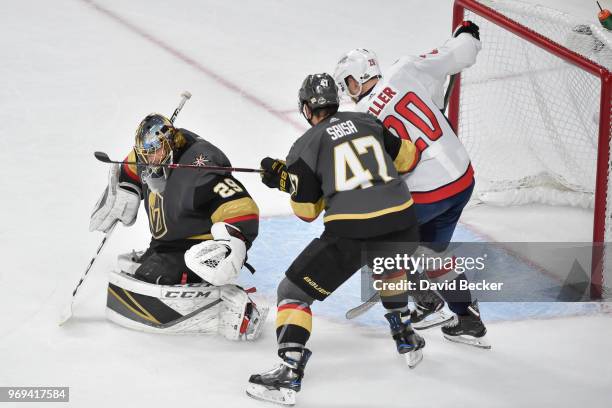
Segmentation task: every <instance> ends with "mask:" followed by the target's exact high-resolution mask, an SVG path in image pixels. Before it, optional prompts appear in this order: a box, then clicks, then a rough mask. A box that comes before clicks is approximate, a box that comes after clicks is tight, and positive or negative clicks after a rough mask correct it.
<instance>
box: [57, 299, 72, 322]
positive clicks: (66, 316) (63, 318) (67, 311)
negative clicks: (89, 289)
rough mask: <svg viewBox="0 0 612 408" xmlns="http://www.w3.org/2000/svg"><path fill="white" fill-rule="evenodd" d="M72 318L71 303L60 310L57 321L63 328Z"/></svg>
mask: <svg viewBox="0 0 612 408" xmlns="http://www.w3.org/2000/svg"><path fill="white" fill-rule="evenodd" d="M71 317H72V302H70V304H69V305H66V307H65V308H64V309H63V310H62V313H61V314H60V318H59V321H58V325H59V326H63V325H64V324H65V323H66V322H67V321H68V320H70V318H71Z"/></svg>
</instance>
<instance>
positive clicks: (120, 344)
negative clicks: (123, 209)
mask: <svg viewBox="0 0 612 408" xmlns="http://www.w3.org/2000/svg"><path fill="white" fill-rule="evenodd" d="M541 2H544V1H541ZM545 3H547V4H549V5H554V6H555V7H561V8H564V9H566V10H568V11H574V12H578V13H581V14H582V15H584V16H586V17H589V18H590V17H591V16H592V17H593V18H594V16H595V12H596V10H595V8H594V6H592V5H591V4H590V2H587V3H588V6H587V5H585V2H584V1H581V0H564V1H563V2H561V1H554V0H547V1H546V2H545ZM604 3H605V2H604ZM610 6H612V5H611V4H608V7H610ZM3 16H4V19H3V24H2V25H1V26H0V34H1V35H0V49H2V50H3V58H2V64H0V76H1V77H2V78H3V79H4V81H3V86H2V87H0V104H1V109H0V143H1V144H0V160H1V162H2V163H3V165H2V170H3V174H2V177H0V189H1V190H2V191H3V196H2V197H3V198H4V199H3V200H2V201H1V202H0V210H1V211H0V213H1V214H2V218H1V220H2V228H1V229H0V238H1V242H2V254H3V255H4V256H3V258H4V259H3V268H2V269H0V306H2V311H3V312H2V313H0V367H1V368H0V386H9V385H13V386H15V385H19V386H23V385H41V386H44V385H67V386H70V387H72V388H71V401H72V402H73V405H74V406H79V407H80V406H87V407H96V406H108V405H109V404H113V405H115V404H119V405H126V406H127V405H135V406H161V405H162V404H163V405H167V404H172V405H175V406H180V407H192V406H193V407H205V406H206V407H208V406H212V407H215V406H227V407H238V406H241V407H242V406H263V405H261V404H259V403H257V402H254V401H251V400H249V399H247V397H246V396H244V385H245V382H246V380H247V378H248V375H249V374H251V373H253V372H257V371H261V370H264V369H267V368H269V367H270V366H271V364H272V363H273V362H274V361H275V357H274V356H275V345H274V336H273V324H272V321H269V322H268V326H269V327H268V328H267V330H266V333H265V334H264V337H263V338H262V339H261V341H259V342H257V343H255V344H232V343H228V342H226V341H224V340H222V339H216V338H210V337H196V336H186V337H176V336H174V337H170V336H156V335H150V334H142V333H136V332H132V331H129V330H126V329H122V328H119V327H116V326H113V325H112V324H110V323H107V322H106V321H105V320H104V317H103V316H104V315H103V310H104V302H105V290H104V288H105V285H106V275H105V273H104V271H105V270H109V269H110V268H112V267H113V265H114V259H115V257H116V255H117V254H119V253H121V252H124V251H125V250H126V249H131V248H142V247H143V246H145V245H146V243H147V241H148V231H147V223H146V217H145V216H144V214H141V217H140V219H139V220H138V222H137V223H136V225H135V226H134V227H132V228H130V229H126V228H123V227H121V228H119V229H118V230H117V232H116V234H115V235H114V236H113V237H112V240H111V242H110V243H109V246H108V248H107V250H106V252H105V254H103V255H102V256H101V258H100V260H99V264H98V265H97V266H96V268H95V270H93V271H92V274H91V278H90V279H89V280H88V281H87V282H86V284H85V285H84V287H83V288H82V291H81V294H80V297H79V298H78V299H77V303H76V306H75V318H74V320H73V321H72V322H70V323H69V324H68V325H67V326H66V327H64V328H58V327H57V326H56V319H57V317H58V313H59V310H60V309H61V307H62V306H63V305H64V303H65V302H66V301H67V300H68V299H69V296H70V295H69V293H70V291H71V290H72V288H73V286H74V284H76V281H77V280H78V278H79V276H80V274H81V273H82V271H83V269H84V268H85V266H86V263H87V262H88V260H89V258H90V257H91V255H92V254H93V253H94V251H95V248H96V246H97V244H98V242H99V240H100V239H101V236H100V235H99V234H96V233H89V232H87V224H88V217H89V212H90V210H91V207H92V206H93V204H94V203H95V201H96V199H97V198H98V195H99V194H100V192H101V190H102V188H103V187H104V185H105V182H106V172H107V167H106V166H105V165H103V164H101V163H99V162H96V161H95V160H94V159H93V157H92V156H93V155H92V152H93V151H95V150H103V151H106V152H108V153H109V155H110V156H111V158H119V157H122V156H123V155H125V154H126V153H127V151H128V150H129V149H130V146H131V144H132V137H133V132H134V130H135V128H136V125H137V124H138V122H139V121H140V119H141V118H142V117H143V116H144V115H146V114H148V113H150V112H152V111H159V112H162V113H166V114H170V113H171V112H172V110H173V109H174V107H175V105H176V103H177V102H178V100H179V95H180V93H181V92H182V91H183V90H189V91H191V92H192V94H193V97H192V99H191V100H190V101H189V102H188V103H187V105H186V106H185V108H184V110H183V112H182V113H181V115H180V117H179V119H178V121H177V124H178V125H179V126H184V127H186V128H188V129H190V130H193V131H195V132H197V133H199V134H200V135H202V136H203V137H205V138H207V139H208V140H210V141H211V142H213V143H215V144H217V145H218V146H219V147H221V148H222V149H223V150H224V151H226V152H227V154H228V155H229V156H230V158H231V160H232V163H233V164H234V165H236V166H244V167H256V166H258V164H259V160H260V159H261V158H262V157H264V156H266V155H270V156H273V157H281V156H283V155H284V154H286V152H287V151H288V149H289V147H290V146H291V144H292V142H293V140H295V138H296V137H297V136H299V134H300V132H301V131H302V130H304V129H305V128H306V127H305V125H304V122H303V121H302V119H301V118H300V117H299V115H298V114H297V113H296V108H295V107H296V93H297V88H298V86H299V84H300V82H301V80H302V79H303V77H304V76H305V75H306V74H308V73H312V72H319V71H325V70H328V71H329V70H332V69H333V67H334V64H335V62H336V60H337V58H338V57H339V56H340V55H341V54H342V53H343V52H344V51H346V50H348V49H351V48H354V47H358V46H359V47H366V48H368V47H369V48H372V49H374V50H376V51H377V53H378V55H379V57H380V59H381V63H382V65H383V68H384V67H385V66H388V65H389V64H390V63H392V62H393V61H394V60H395V59H396V58H397V57H398V56H400V55H403V54H412V53H415V54H418V53H422V52H423V51H427V50H430V49H432V48H434V47H436V46H437V45H439V44H440V43H442V42H443V41H444V40H445V39H446V37H447V36H448V35H449V33H450V21H451V2H450V1H449V0H437V1H435V2H432V1H428V0H412V1H403V2H399V1H397V2H387V3H373V2H367V1H364V0H353V1H348V0H338V1H334V2H328V1H327V2H326V1H322V0H313V1H310V2H308V3H296V2H288V1H280V0H261V1H258V2H228V1H221V0H217V1H196V0H176V1H173V2H164V1H145V0H133V1H130V2H125V1H120V0H96V1H89V0H54V1H40V0H38V1H36V0H22V1H19V2H17V1H13V2H5V4H3ZM240 179H241V180H242V181H243V182H244V183H245V185H246V186H247V188H248V189H249V191H250V192H251V193H252V194H253V196H254V197H255V199H256V201H257V202H258V203H259V205H260V207H261V211H262V214H263V215H265V216H266V217H270V216H273V215H279V214H289V212H290V209H289V206H288V204H287V197H286V196H283V195H282V194H280V193H278V192H275V191H271V190H268V189H267V188H265V187H264V186H263V185H262V184H261V183H260V182H259V180H258V177H257V176H255V175H242V176H240ZM528 211H529V210H528ZM467 214H469V212H468V213H467ZM529 214H531V216H530V218H529V219H530V221H529V223H528V226H531V227H534V226H537V225H541V226H542V227H541V229H542V230H544V229H545V228H546V227H547V222H548V221H538V219H539V217H538V213H537V212H534V211H532V212H530V213H529ZM502 218H503V217H502ZM515 218H516V219H524V218H522V217H521V216H520V215H516V216H515ZM466 220H467V218H466ZM508 220H510V218H508ZM469 223H470V225H471V226H474V225H476V226H477V227H478V226H480V227H482V228H480V229H479V228H476V229H467V228H461V229H460V230H458V235H457V237H456V239H459V240H471V239H482V237H483V236H485V235H490V236H491V237H492V238H496V239H504V238H505V236H504V233H507V232H508V231H513V230H514V231H516V230H517V228H514V229H512V228H503V227H501V226H500V227H496V226H493V225H492V224H494V223H492V222H489V221H488V218H487V216H486V214H485V216H482V217H479V216H474V217H472V216H469ZM508 223H509V226H510V227H512V226H513V224H512V222H511V221H508ZM495 225H498V224H496V223H495ZM514 225H515V226H516V224H514ZM581 225H583V224H580V223H578V224H575V225H574V226H573V227H572V226H570V228H575V229H579V231H570V232H572V233H577V234H582V235H586V236H588V235H589V234H588V233H584V232H583V231H582V230H581ZM535 229H537V228H535ZM320 230H321V224H320V223H314V224H312V225H307V224H304V223H302V222H301V221H299V220H297V219H294V218H291V217H276V218H264V219H263V220H262V224H261V238H260V239H259V240H258V241H257V242H256V244H255V246H254V247H253V250H252V252H251V254H250V257H251V261H252V262H253V264H254V265H255V267H256V268H257V269H258V272H257V274H256V275H255V276H253V277H246V278H245V280H246V282H247V283H254V284H255V285H256V286H257V287H258V289H259V291H260V292H262V293H263V294H265V295H267V296H268V297H270V298H271V297H273V294H274V290H275V286H276V283H277V282H278V280H279V279H280V278H281V277H282V274H283V272H284V269H285V268H286V267H287V265H288V264H289V263H290V262H291V260H292V257H293V255H294V254H297V253H298V252H299V250H300V249H301V248H302V247H303V246H304V245H305V244H306V243H307V242H308V241H309V240H310V239H311V238H312V237H314V236H315V235H316V234H317V233H319V232H320ZM476 230H478V232H474V231H476ZM582 235H581V236H582ZM358 287H359V282H358V280H353V281H351V282H349V283H348V284H347V286H346V287H345V288H342V289H341V290H340V291H339V292H338V293H336V294H334V295H333V296H332V297H331V298H330V299H329V301H328V302H325V303H324V304H318V305H315V306H314V308H313V309H314V313H315V316H316V317H315V322H314V333H313V336H312V341H311V343H310V346H311V347H312V348H313V350H314V357H313V359H312V360H311V363H310V365H309V368H308V374H307V378H306V380H305V385H304V391H303V392H302V393H301V394H300V395H299V397H300V399H299V406H302V407H308V406H313V407H314V406H338V407H341V406H347V407H348V406H352V407H374V406H390V407H404V406H432V407H443V406H473V407H485V406H486V407H488V406H508V407H510V406H513V407H514V406H550V405H555V406H574V405H576V404H577V403H582V404H585V405H586V404H588V405H590V406H607V405H609V402H610V401H611V400H612V391H611V389H610V384H611V383H612V372H611V367H612V365H611V364H609V362H610V360H611V357H612V355H611V354H610V348H609V346H608V339H609V337H608V336H610V335H612V325H611V324H610V323H611V320H610V317H609V314H603V313H597V310H595V309H599V307H598V306H592V305H586V306H585V305H578V306H576V305H564V306H563V309H560V307H559V306H556V307H554V308H551V307H550V305H547V304H538V305H522V306H519V305H516V304H502V305H492V304H487V305H483V315H484V316H485V318H486V319H487V320H488V321H489V328H490V336H491V341H492V343H493V347H494V348H493V350H492V351H491V352H483V351H481V350H473V349H467V348H466V347H462V346H460V345H456V344H450V343H448V342H445V341H443V340H442V338H441V335H440V333H439V331H438V330H436V329H434V330H432V331H431V333H429V332H427V333H426V339H427V341H428V346H427V349H426V353H425V360H424V362H423V363H422V364H421V366H419V367H418V369H417V370H414V371H411V372H408V371H407V370H406V367H405V365H404V364H403V362H402V361H401V359H399V357H397V356H396V355H395V354H394V350H393V345H392V342H391V341H390V340H389V338H388V334H387V333H386V330H382V329H381V327H382V325H381V320H380V310H378V309H376V308H375V309H374V310H372V311H371V312H369V313H368V314H367V315H366V316H364V317H363V318H361V319H360V320H359V321H357V322H356V323H348V322H345V321H343V319H342V316H343V314H344V312H345V310H346V308H347V307H352V306H354V305H355V304H356V302H358V300H359V292H358ZM577 313H580V314H581V316H579V317H564V318H555V319H542V318H543V317H551V316H559V315H568V314H577ZM585 313H587V314H589V315H585ZM528 317H529V319H526V318H528ZM535 318H537V319H535ZM510 320H514V321H510ZM517 320H518V321H517ZM458 401H460V403H458ZM27 405H28V404H24V405H23V406H27ZM7 406H8V405H7ZM20 406H21V405H20Z"/></svg>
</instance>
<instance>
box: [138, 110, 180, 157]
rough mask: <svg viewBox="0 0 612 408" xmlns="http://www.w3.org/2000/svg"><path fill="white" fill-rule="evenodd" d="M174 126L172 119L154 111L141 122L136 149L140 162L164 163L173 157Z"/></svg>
mask: <svg viewBox="0 0 612 408" xmlns="http://www.w3.org/2000/svg"><path fill="white" fill-rule="evenodd" d="M174 132H175V129H174V126H173V125H172V122H170V119H168V118H167V117H165V116H163V115H160V114H159V113H152V114H150V115H148V116H147V117H146V118H144V119H143V120H142V122H140V125H139V126H138V129H137V130H136V141H135V143H134V151H135V152H136V157H137V159H138V161H139V162H140V163H143V164H164V163H168V162H169V159H170V160H171V158H172V149H173V148H174Z"/></svg>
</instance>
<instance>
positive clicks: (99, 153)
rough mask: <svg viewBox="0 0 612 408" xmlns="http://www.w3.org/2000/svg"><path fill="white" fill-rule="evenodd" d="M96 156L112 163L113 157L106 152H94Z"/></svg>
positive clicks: (102, 160) (104, 161)
mask: <svg viewBox="0 0 612 408" xmlns="http://www.w3.org/2000/svg"><path fill="white" fill-rule="evenodd" d="M94 157H95V158H96V159H98V160H100V161H101V162H103V163H110V162H111V159H110V158H109V157H108V154H106V153H104V152H94Z"/></svg>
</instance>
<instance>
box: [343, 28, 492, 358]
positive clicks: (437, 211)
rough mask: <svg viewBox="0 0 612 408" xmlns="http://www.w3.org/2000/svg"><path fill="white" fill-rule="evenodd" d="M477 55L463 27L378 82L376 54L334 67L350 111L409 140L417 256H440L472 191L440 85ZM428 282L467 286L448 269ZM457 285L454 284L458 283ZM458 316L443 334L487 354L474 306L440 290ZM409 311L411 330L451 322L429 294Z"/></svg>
mask: <svg viewBox="0 0 612 408" xmlns="http://www.w3.org/2000/svg"><path fill="white" fill-rule="evenodd" d="M480 49H481V43H480V37H479V29H478V26H477V25H476V24H474V23H472V22H470V21H465V22H463V23H462V24H461V25H460V26H459V27H457V29H456V30H455V32H454V34H453V37H452V38H451V39H450V40H448V41H447V42H446V43H445V44H444V45H443V46H442V47H440V48H438V49H436V50H433V51H432V52H431V53H429V54H427V55H421V56H407V57H402V58H400V59H399V60H398V61H397V62H395V63H394V64H393V65H392V66H391V68H390V69H389V70H388V72H386V74H385V75H384V76H383V75H382V72H381V70H380V67H379V63H378V59H377V57H376V55H375V54H374V53H373V52H371V51H368V50H365V49H355V50H352V51H349V52H348V53H347V54H345V55H344V56H343V57H342V58H341V59H340V61H339V62H338V64H337V66H336V70H335V74H334V79H335V80H336V82H337V83H338V87H339V89H340V91H341V92H344V93H345V94H347V95H348V96H350V97H351V99H352V100H353V101H354V102H355V103H356V110H357V111H360V112H368V113H370V114H371V115H373V116H375V117H377V118H378V119H379V120H380V121H381V122H382V123H383V124H384V125H385V127H387V128H388V129H389V130H391V131H392V132H393V133H394V134H395V135H396V136H398V137H400V138H402V139H407V140H410V141H412V143H414V145H415V146H416V148H417V159H416V160H415V161H414V163H413V164H412V167H411V170H410V171H409V172H408V173H407V174H406V175H404V179H405V181H406V183H407V184H408V187H409V189H410V192H411V194H412V197H413V198H414V202H415V208H416V212H417V218H418V221H419V230H420V234H421V240H422V247H423V252H425V253H426V254H429V255H432V256H452V253H450V254H446V253H445V252H446V251H447V249H448V246H449V242H450V240H451V238H452V235H453V232H454V230H455V227H456V225H457V222H458V220H459V217H460V215H461V212H462V211H463V208H464V207H465V205H466V204H467V202H468V201H469V199H470V196H471V194H472V191H473V189H474V170H473V169H472V165H471V163H470V158H469V156H468V153H467V151H466V150H465V148H464V147H463V145H462V144H461V142H460V141H459V138H458V137H457V135H456V134H455V132H454V130H453V129H452V128H451V126H450V124H449V122H448V120H447V119H446V117H445V115H444V113H443V109H444V89H445V86H444V85H445V82H446V79H447V78H448V76H449V75H453V74H456V73H458V72H460V71H461V70H463V69H465V68H468V67H469V66H471V65H473V64H474V63H475V62H476V57H477V55H478V52H479V51H480ZM425 273H426V274H427V276H428V277H429V279H430V280H432V281H436V282H445V281H447V282H450V281H453V280H457V283H459V281H461V280H466V276H465V274H464V273H461V274H458V273H457V272H456V271H455V270H454V269H453V268H448V269H442V270H427V271H425ZM457 287H459V285H457ZM440 295H441V296H442V297H443V298H444V299H445V300H446V301H447V302H448V303H449V307H450V309H451V310H452V311H453V312H454V313H455V314H456V317H453V319H452V322H450V323H447V324H446V325H445V326H443V327H442V332H443V333H444V336H445V337H446V338H447V339H449V340H451V341H457V342H462V343H468V344H471V345H474V346H478V347H483V348H490V345H489V344H488V342H487V341H486V339H485V334H486V328H485V326H484V324H483V323H482V320H481V319H480V312H479V310H478V304H477V302H476V301H472V298H471V294H470V292H469V291H468V290H464V291H460V290H455V291H440ZM415 300H416V303H417V307H416V310H414V311H413V312H412V313H411V316H410V317H411V320H412V323H413V325H414V327H415V328H419V327H420V328H422V329H423V328H429V327H433V325H432V324H430V325H427V324H426V322H427V321H434V322H436V323H437V324H443V323H446V322H447V321H448V320H449V319H448V318H445V317H444V316H443V315H442V316H441V314H442V313H443V312H442V308H443V306H444V301H443V300H442V299H440V298H439V297H438V296H437V295H436V294H435V293H434V292H432V291H427V292H421V293H420V294H419V295H418V296H416V299H415Z"/></svg>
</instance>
